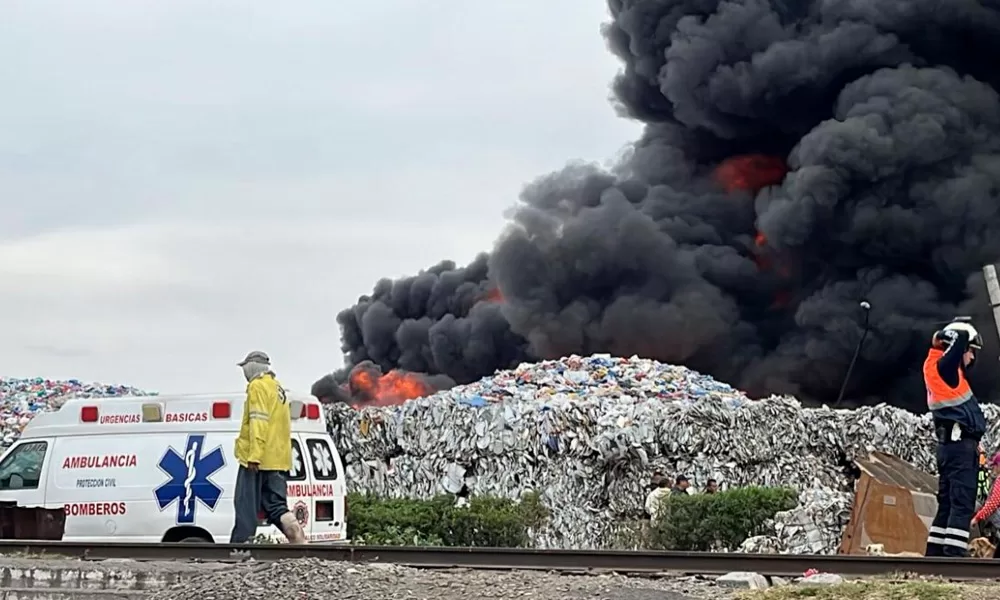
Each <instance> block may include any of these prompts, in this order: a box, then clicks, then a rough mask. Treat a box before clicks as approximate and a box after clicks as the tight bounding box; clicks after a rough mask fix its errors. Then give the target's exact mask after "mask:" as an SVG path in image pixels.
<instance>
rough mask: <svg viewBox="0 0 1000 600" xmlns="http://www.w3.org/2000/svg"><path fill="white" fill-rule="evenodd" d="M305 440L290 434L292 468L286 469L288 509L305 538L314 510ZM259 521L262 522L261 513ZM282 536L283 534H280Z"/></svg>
mask: <svg viewBox="0 0 1000 600" xmlns="http://www.w3.org/2000/svg"><path fill="white" fill-rule="evenodd" d="M303 448H305V442H304V440H303V439H302V436H301V435H300V434H297V433H293V434H292V468H291V469H290V470H289V471H288V509H289V510H291V511H292V513H293V514H294V515H295V520H296V521H298V522H299V525H301V526H302V530H303V532H304V533H305V534H306V539H310V533H311V532H312V529H311V528H312V515H313V512H314V510H315V508H316V507H315V506H314V504H313V499H312V497H311V494H310V492H311V490H312V477H311V474H310V472H309V469H308V468H307V467H306V463H305V453H304V451H303ZM260 516H261V523H262V524H263V523H264V519H263V515H260ZM282 537H284V536H282Z"/></svg>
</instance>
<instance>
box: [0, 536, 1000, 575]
mask: <svg viewBox="0 0 1000 600" xmlns="http://www.w3.org/2000/svg"><path fill="white" fill-rule="evenodd" d="M234 553H235V554H234ZM9 554H28V555H44V556H62V557H70V558H83V559H92V560H100V559H133V560H167V561H177V560H201V561H228V560H234V559H242V558H246V557H253V558H254V559H255V560H258V561H272V560H280V559H288V558H306V557H312V558H321V559H325V560H334V561H347V562H355V563H368V562H379V563H395V564H399V565H405V566H411V567H417V568H467V569H502V570H519V569H527V570H545V571H562V572H587V571H616V572H620V573H647V574H648V573H666V572H673V573H687V574H704V575H718V574H723V573H728V572H731V571H753V572H757V573H760V574H762V575H767V576H784V577H799V576H801V575H802V574H803V573H804V572H805V571H807V570H809V569H817V570H819V571H822V572H828V573H837V574H840V575H846V576H867V575H884V574H891V573H914V574H918V575H930V576H940V577H944V578H949V579H962V580H972V579H1000V561H993V560H989V559H974V558H931V557H889V556H820V555H789V554H738V553H710V552H652V551H639V552H634V551H618V550H605V551H596V550H537V549H520V548H442V547H401V546H347V545H335V544H329V545H327V544H310V545H301V546H294V545H288V544H273V545H268V544H263V545H232V544H131V543H115V544H96V543H86V542H53V541H27V540H0V555H9ZM2 564H3V558H2V556H0V565H2Z"/></svg>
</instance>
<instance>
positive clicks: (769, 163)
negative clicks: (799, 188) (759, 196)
mask: <svg viewBox="0 0 1000 600" xmlns="http://www.w3.org/2000/svg"><path fill="white" fill-rule="evenodd" d="M786 173H788V166H787V165H786V164H785V161H783V160H781V159H780V158H778V157H776V156H767V155H764V154H746V155H743V156H734V157H732V158H728V159H726V160H724V161H722V163H720V164H719V166H718V167H716V168H715V179H716V181H718V182H719V183H720V184H721V185H722V187H723V188H724V189H725V190H726V191H727V192H734V191H736V190H743V191H747V192H751V193H756V192H758V191H759V190H761V189H763V188H765V187H767V186H769V185H775V184H777V183H781V180H782V179H784V178H785V174H786Z"/></svg>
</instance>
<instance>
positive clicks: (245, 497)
mask: <svg viewBox="0 0 1000 600" xmlns="http://www.w3.org/2000/svg"><path fill="white" fill-rule="evenodd" d="M238 364H239V366H240V367H243V374H244V375H245V376H246V379H247V401H246V403H245V404H244V405H243V423H242V424H241V425H240V435H239V437H237V438H236V460H238V461H239V463H240V470H239V473H238V474H237V475H236V491H235V497H234V503H235V508H236V523H235V524H234V525H233V533H232V535H230V537H229V543H231V544H244V543H246V542H248V541H249V540H250V539H251V538H252V537H253V536H254V534H256V532H257V513H258V511H259V512H263V513H264V516H265V517H266V519H267V521H268V522H269V523H270V524H271V525H274V526H275V527H277V528H278V529H279V530H281V532H282V533H284V534H285V537H287V538H288V541H289V542H291V543H293V544H302V543H305V541H306V539H305V534H304V533H303V531H302V527H301V526H300V525H299V522H298V521H297V520H296V519H295V514H294V513H292V512H291V511H289V510H288V482H287V479H286V477H287V476H288V471H289V470H290V469H291V468H292V419H291V414H290V413H289V411H288V398H287V397H286V395H285V390H284V389H282V387H281V384H280V383H279V382H278V380H277V378H276V377H275V376H274V373H273V372H272V371H271V359H270V358H268V356H267V354H264V353H263V352H260V351H254V352H251V353H250V354H247V357H246V358H244V359H243V360H242V361H241V362H240V363H238Z"/></svg>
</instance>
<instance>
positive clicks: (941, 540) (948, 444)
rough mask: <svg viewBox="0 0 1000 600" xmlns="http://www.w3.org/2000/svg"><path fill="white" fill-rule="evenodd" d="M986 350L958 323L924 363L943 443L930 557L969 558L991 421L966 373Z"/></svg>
mask: <svg viewBox="0 0 1000 600" xmlns="http://www.w3.org/2000/svg"><path fill="white" fill-rule="evenodd" d="M982 347H983V342H982V338H981V337H980V336H979V332H978V331H976V328H975V327H973V326H972V325H971V324H969V323H968V322H965V321H960V320H956V321H954V322H952V323H950V324H948V325H947V326H945V328H944V329H942V330H941V331H938V332H937V333H935V334H934V338H933V341H932V344H931V349H930V352H928V353H927V359H926V360H925V361H924V383H925V384H926V386H927V408H928V409H930V411H931V415H932V416H933V418H934V433H935V435H936V436H937V441H938V447H937V470H938V493H937V501H938V510H937V515H936V516H935V517H934V522H933V523H932V524H931V528H930V531H929V533H928V536H927V551H926V555H927V556H966V552H967V550H968V547H969V529H970V526H971V522H972V516H973V513H974V512H975V509H976V487H977V483H978V478H979V441H980V440H981V439H982V437H983V435H984V434H985V433H986V417H985V416H984V415H983V411H982V409H981V408H980V407H979V401H978V400H976V397H975V396H974V395H973V393H972V388H970V387H969V381H968V380H967V379H966V377H965V374H966V371H967V370H968V369H970V368H971V367H972V365H973V363H974V362H975V360H976V352H978V351H979V350H980V349H982Z"/></svg>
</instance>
